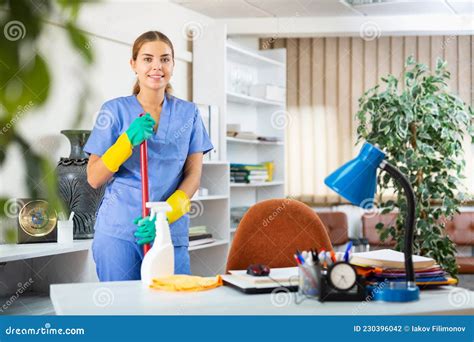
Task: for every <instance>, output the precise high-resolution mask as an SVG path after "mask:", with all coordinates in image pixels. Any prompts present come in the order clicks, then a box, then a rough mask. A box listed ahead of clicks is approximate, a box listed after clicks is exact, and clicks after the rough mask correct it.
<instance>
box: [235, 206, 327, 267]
mask: <svg viewBox="0 0 474 342" xmlns="http://www.w3.org/2000/svg"><path fill="white" fill-rule="evenodd" d="M311 248H316V249H317V250H318V251H319V250H321V249H322V248H324V249H326V250H330V249H332V245H331V241H330V240H329V236H328V234H327V232H326V228H325V227H324V225H323V223H322V222H321V220H320V219H319V217H318V215H317V214H316V213H315V212H314V211H313V210H312V209H311V208H310V207H308V206H307V205H305V204H304V203H302V202H299V201H295V200H291V199H283V198H282V199H271V200H266V201H262V202H260V203H257V204H255V205H254V206H252V207H251V208H250V209H249V210H248V211H247V212H246V213H245V215H244V217H243V218H242V220H241V221H240V224H239V227H238V228H237V231H236V233H235V237H234V241H233V242H232V246H231V248H230V252H229V257H228V258H227V266H226V272H228V271H229V270H244V269H246V268H247V267H248V266H249V265H251V264H264V265H267V266H269V267H270V268H277V267H292V266H296V262H295V259H294V257H293V255H294V254H295V251H296V250H297V249H298V250H300V251H302V250H309V249H311Z"/></svg>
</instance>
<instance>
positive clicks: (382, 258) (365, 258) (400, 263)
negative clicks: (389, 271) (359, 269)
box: [350, 249, 435, 269]
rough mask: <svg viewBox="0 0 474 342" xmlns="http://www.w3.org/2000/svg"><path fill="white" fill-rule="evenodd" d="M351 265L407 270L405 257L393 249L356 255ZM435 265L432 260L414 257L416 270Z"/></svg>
mask: <svg viewBox="0 0 474 342" xmlns="http://www.w3.org/2000/svg"><path fill="white" fill-rule="evenodd" d="M350 263H351V264H354V265H358V266H374V267H383V268H405V255H404V254H403V253H402V252H397V251H394V250H392V249H380V250H377V251H370V252H361V253H354V254H352V257H351V260H350ZM434 264H435V261H434V259H432V258H427V257H423V256H418V255H413V267H414V268H415V269H421V268H426V267H431V266H433V265H434Z"/></svg>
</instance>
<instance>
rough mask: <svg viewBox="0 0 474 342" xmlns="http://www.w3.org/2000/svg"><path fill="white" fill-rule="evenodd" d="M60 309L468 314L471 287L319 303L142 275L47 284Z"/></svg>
mask: <svg viewBox="0 0 474 342" xmlns="http://www.w3.org/2000/svg"><path fill="white" fill-rule="evenodd" d="M50 296H51V300H52V302H53V305H54V309H55V311H56V314H58V315H413V314H421V315H430V314H447V315H453V314H457V315H472V314H474V292H472V291H468V290H465V289H461V288H455V287H443V288H440V289H437V290H427V291H422V292H421V299H420V301H417V302H413V303H385V302H375V301H374V302H352V303H351V302H339V303H335V302H332V303H319V302H318V301H317V300H310V299H305V300H304V301H303V302H302V303H301V304H299V305H297V304H295V294H294V293H291V294H288V293H280V294H277V295H275V294H260V295H245V294H243V293H241V292H239V291H237V290H235V289H233V288H230V287H227V286H223V287H219V288H217V289H213V290H209V291H202V292H187V293H183V292H164V291H157V290H153V289H148V288H144V287H143V286H142V284H141V282H140V281H122V282H105V283H78V284H60V285H51V293H50Z"/></svg>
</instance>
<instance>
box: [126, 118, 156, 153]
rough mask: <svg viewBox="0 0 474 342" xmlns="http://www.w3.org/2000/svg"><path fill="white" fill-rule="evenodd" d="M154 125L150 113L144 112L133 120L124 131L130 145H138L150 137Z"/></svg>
mask: <svg viewBox="0 0 474 342" xmlns="http://www.w3.org/2000/svg"><path fill="white" fill-rule="evenodd" d="M154 125H155V120H153V118H152V117H151V115H150V113H146V114H145V115H143V116H140V117H138V118H136V119H135V120H133V122H132V123H131V124H130V126H129V127H128V129H127V131H126V133H127V136H128V140H130V143H131V144H132V146H133V147H135V146H137V145H140V144H141V143H142V142H144V141H145V140H147V139H148V138H150V137H151V136H152V135H153V126H154Z"/></svg>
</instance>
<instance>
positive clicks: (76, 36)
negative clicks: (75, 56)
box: [66, 22, 94, 64]
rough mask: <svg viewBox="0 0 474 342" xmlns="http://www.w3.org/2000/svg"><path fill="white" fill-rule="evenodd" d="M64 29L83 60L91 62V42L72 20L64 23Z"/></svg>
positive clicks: (92, 58)
mask: <svg viewBox="0 0 474 342" xmlns="http://www.w3.org/2000/svg"><path fill="white" fill-rule="evenodd" d="M66 29H67V31H68V33H69V37H70V38H71V42H72V44H73V46H74V47H75V48H76V50H77V51H79V53H80V54H81V55H82V56H83V58H84V60H85V61H86V62H87V63H89V64H91V63H92V62H93V61H94V56H93V54H92V49H91V42H90V41H89V39H88V38H87V37H86V36H85V34H83V33H82V31H81V30H79V29H78V28H77V27H76V26H75V25H74V24H73V23H72V22H68V23H67V24H66Z"/></svg>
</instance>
